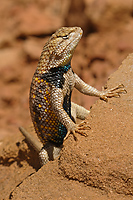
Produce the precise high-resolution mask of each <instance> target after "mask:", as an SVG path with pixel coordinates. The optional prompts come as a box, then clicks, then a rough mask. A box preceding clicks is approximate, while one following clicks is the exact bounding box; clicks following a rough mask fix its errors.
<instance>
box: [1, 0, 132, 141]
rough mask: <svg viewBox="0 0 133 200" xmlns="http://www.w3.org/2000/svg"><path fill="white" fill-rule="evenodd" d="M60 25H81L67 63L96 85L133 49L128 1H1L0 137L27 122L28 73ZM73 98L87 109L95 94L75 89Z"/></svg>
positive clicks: (130, 7) (13, 131) (129, 3)
mask: <svg viewBox="0 0 133 200" xmlns="http://www.w3.org/2000/svg"><path fill="white" fill-rule="evenodd" d="M62 26H80V27H81V28H82V29H83V31H84V34H83V37H82V39H81V41H80V43H79V45H78V47H77V48H76V51H75V53H74V56H73V59H72V68H73V70H74V72H76V73H77V74H78V75H79V76H80V77H81V78H82V79H83V80H84V81H85V82H86V83H88V84H90V85H92V86H93V87H96V88H97V89H99V90H101V87H102V86H103V85H104V84H105V83H106V81H107V78H108V77H109V75H110V74H111V73H113V72H114V71H115V70H117V68H118V67H119V66H120V64H121V62H122V60H123V59H124V58H126V56H127V55H128V54H129V53H131V52H133V1H132V0H126V1H122V0H4V1H1V5H0V140H2V139H3V138H4V137H7V136H9V135H11V134H16V133H17V132H18V126H20V125H22V126H24V127H27V126H29V125H30V124H31V119H30V113H29V103H28V97H29V88H30V83H31V80H32V76H33V73H34V71H35V68H36V66H37V63H38V60H39V56H40V54H41V51H42V48H43V46H44V44H45V42H46V41H47V40H48V38H49V37H50V36H51V34H52V33H54V32H55V31H56V30H57V29H58V28H60V27H62ZM118 78H119V77H118ZM114 85H115V84H114ZM72 100H73V101H74V102H76V103H78V104H80V105H82V106H84V107H85V108H87V109H89V108H90V106H91V105H92V104H93V103H94V102H95V101H96V100H97V98H96V97H89V96H84V95H82V94H80V93H79V92H78V91H76V90H74V92H73V96H72Z"/></svg>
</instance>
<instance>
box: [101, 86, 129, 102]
mask: <svg viewBox="0 0 133 200" xmlns="http://www.w3.org/2000/svg"><path fill="white" fill-rule="evenodd" d="M126 93H127V91H126V90H125V89H124V85H123V84H119V85H118V86H116V87H114V88H112V89H109V90H105V91H102V93H101V95H100V98H101V99H103V100H105V101H108V99H107V98H108V97H109V98H110V97H120V94H126Z"/></svg>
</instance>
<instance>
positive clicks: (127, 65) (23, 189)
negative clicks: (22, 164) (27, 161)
mask: <svg viewBox="0 0 133 200" xmlns="http://www.w3.org/2000/svg"><path fill="white" fill-rule="evenodd" d="M132 63H133V54H130V55H129V56H128V57H127V58H126V59H125V60H124V61H123V63H122V65H121V66H120V68H119V69H118V70H117V71H116V72H115V73H113V74H112V75H111V76H110V77H109V81H108V83H107V87H108V88H111V87H115V86H116V85H118V84H119V83H123V84H124V85H125V89H126V91H127V94H121V97H120V98H111V99H109V100H108V102H107V103H106V102H104V101H101V100H98V101H97V102H96V104H94V105H93V107H92V109H91V112H90V115H89V116H88V118H87V119H86V121H87V122H89V124H90V126H91V130H89V131H88V137H83V136H80V135H79V136H78V141H77V142H75V141H74V138H73V136H72V135H71V136H70V137H69V138H68V139H67V140H66V141H65V142H64V147H63V149H62V151H61V155H60V157H59V158H58V159H57V160H55V161H54V162H49V163H48V164H47V165H45V166H43V167H42V168H41V169H40V170H39V171H38V172H37V173H35V174H33V175H32V176H29V177H28V178H26V180H24V181H23V182H22V183H21V184H20V185H19V186H18V187H16V188H15V190H14V191H13V192H12V193H11V197H12V199H14V200H16V199H19V198H21V199H23V198H26V199H31V197H32V199H37V198H40V199H41V198H43V199H78V198H79V196H81V199H89V198H91V199H96V198H97V192H98V191H97V189H95V190H94V189H92V188H90V187H89V186H92V187H94V188H99V189H102V192H100V193H99V197H98V199H112V198H116V199H118V200H119V199H131V198H132V197H131V195H133V170H132V169H133V157H132V149H133V145H132V139H133V136H132V131H133V123H132V122H133V87H132V80H133V64H132ZM106 193H107V194H108V195H107V194H106ZM112 193H113V195H112ZM114 193H115V195H114ZM116 193H117V194H116ZM118 194H123V195H118ZM124 195H125V196H124ZM126 195H128V196H126Z"/></svg>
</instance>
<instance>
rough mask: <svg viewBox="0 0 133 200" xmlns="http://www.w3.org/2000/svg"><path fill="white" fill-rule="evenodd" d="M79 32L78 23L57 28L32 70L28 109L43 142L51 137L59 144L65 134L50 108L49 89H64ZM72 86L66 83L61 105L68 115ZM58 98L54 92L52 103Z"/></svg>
mask: <svg viewBox="0 0 133 200" xmlns="http://www.w3.org/2000/svg"><path fill="white" fill-rule="evenodd" d="M81 36H82V30H81V28H78V27H74V28H67V27H63V28H61V29H59V30H57V31H56V32H55V33H54V34H53V35H52V36H51V38H50V39H49V40H48V42H47V43H46V44H45V46H44V48H43V51H42V54H41V57H40V60H39V63H38V66H37V69H36V71H35V73H34V76H33V79H32V83H31V87H30V100H29V102H30V112H31V118H32V121H33V124H34V127H35V130H36V132H37V134H38V136H39V138H40V140H41V141H42V143H43V144H46V142H47V141H52V142H54V143H56V144H57V145H60V144H62V143H63V139H64V137H65V136H66V133H67V129H66V127H65V126H64V125H63V124H62V123H61V122H60V121H59V118H58V116H57V112H56V111H55V110H54V109H53V106H54V105H52V101H54V100H53V99H52V101H51V98H52V97H51V92H52V90H53V88H59V89H62V90H64V89H65V88H64V87H66V85H65V82H68V81H69V80H66V79H69V78H70V77H68V76H65V74H66V73H67V72H68V71H70V72H69V73H70V76H71V74H73V72H72V69H71V65H70V61H71V58H72V55H73V51H74V49H75V47H76V46H77V44H78V42H79V40H80V38H81ZM69 73H68V74H69ZM70 82H71V81H70ZM73 87H74V85H73V84H70V87H69V88H70V89H69V90H70V91H67V92H66V94H65V96H64V101H63V108H64V110H65V111H66V112H67V114H68V115H69V117H70V118H71V91H72V89H73ZM58 101H59V99H58V95H57V99H55V103H54V104H55V105H56V104H58ZM64 120H65V119H64Z"/></svg>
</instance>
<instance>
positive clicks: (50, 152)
mask: <svg viewBox="0 0 133 200" xmlns="http://www.w3.org/2000/svg"><path fill="white" fill-rule="evenodd" d="M82 34H83V31H82V29H81V28H80V27H62V28H60V29H58V30H57V31H56V32H55V33H54V34H52V36H51V37H50V39H49V40H48V41H47V42H46V44H45V45H44V47H43V51H42V53H41V56H40V60H39V62H38V66H37V68H36V71H35V73H34V75H33V78H32V82H31V86H30V95H29V105H30V106H29V107H30V113H31V119H32V122H33V125H34V128H35V131H36V133H37V135H38V137H39V139H40V140H41V143H39V144H37V145H35V144H34V143H35V142H34V141H33V140H34V139H33V137H32V136H30V134H28V133H27V132H26V130H25V129H24V128H23V127H20V131H21V132H22V133H23V135H24V136H25V137H26V138H27V139H28V140H29V141H30V143H32V145H33V146H34V147H35V148H36V150H37V151H38V152H39V157H40V159H41V163H42V165H44V164H46V163H47V162H48V161H49V160H53V159H55V158H56V157H57V156H58V155H59V152H60V150H61V148H62V145H63V141H64V140H65V139H66V138H67V137H68V136H69V134H70V133H72V134H73V135H74V138H75V139H76V135H75V133H76V132H77V133H80V134H82V135H85V133H83V130H81V126H82V125H81V124H76V117H79V118H81V119H85V118H86V116H87V115H88V114H89V111H88V110H86V109H85V108H83V107H82V106H79V105H77V104H75V103H73V102H71V93H72V90H73V88H74V87H75V88H76V89H77V90H79V91H80V92H81V93H83V94H85V95H91V96H96V97H100V98H101V99H103V100H105V101H107V99H108V98H109V97H118V96H120V93H124V92H125V89H124V86H123V84H119V85H118V86H116V87H115V88H112V89H109V90H103V91H99V90H97V89H96V88H94V87H92V86H90V85H88V84H86V83H85V82H84V81H83V80H82V79H80V77H79V76H78V75H77V74H76V73H74V72H73V70H72V68H71V59H72V56H73V53H74V50H75V48H76V46H77V45H78V43H79V41H80V39H81V37H82ZM39 145H40V146H39Z"/></svg>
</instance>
